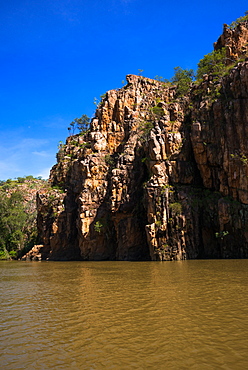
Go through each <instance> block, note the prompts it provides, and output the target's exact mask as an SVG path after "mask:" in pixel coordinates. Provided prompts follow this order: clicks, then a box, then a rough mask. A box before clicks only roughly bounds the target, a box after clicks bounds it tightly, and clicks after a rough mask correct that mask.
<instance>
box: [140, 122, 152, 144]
mask: <svg viewBox="0 0 248 370" xmlns="http://www.w3.org/2000/svg"><path fill="white" fill-rule="evenodd" d="M152 129H153V123H152V122H150V121H142V122H141V123H140V125H139V131H140V138H141V141H147V140H148V139H149V136H150V132H151V130H152Z"/></svg>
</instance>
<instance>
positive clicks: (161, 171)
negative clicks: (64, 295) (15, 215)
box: [37, 26, 248, 260]
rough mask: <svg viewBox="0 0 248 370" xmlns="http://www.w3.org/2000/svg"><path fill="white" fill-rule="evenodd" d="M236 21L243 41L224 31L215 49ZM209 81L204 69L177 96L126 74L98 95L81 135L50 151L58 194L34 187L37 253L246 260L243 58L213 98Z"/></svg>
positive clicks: (246, 79) (247, 87)
mask: <svg viewBox="0 0 248 370" xmlns="http://www.w3.org/2000/svg"><path fill="white" fill-rule="evenodd" d="M242 27H244V29H243V28H242ZM242 27H239V28H240V30H241V31H242V35H243V36H242V42H241V41H240V39H239V38H238V36H237V35H236V34H235V33H233V32H234V31H232V30H227V29H226V28H225V29H224V33H223V35H222V37H221V38H220V39H219V40H218V42H217V43H216V45H215V47H216V48H218V47H222V46H223V45H225V46H226V45H227V44H228V43H229V44H228V45H230V55H234V54H235V55H238V54H239V52H238V50H240V47H241V48H243V47H245V46H244V44H245V42H243V38H244V37H246V43H247V42H248V35H247V28H246V27H245V26H242ZM229 31H230V32H231V33H230V32H229ZM241 31H240V33H241ZM228 32H229V33H230V35H229V33H228ZM240 33H239V34H240ZM235 37H236V38H237V39H238V41H237V42H239V44H238V46H237V47H236V48H235V46H234V44H233V40H236V38H235ZM227 40H228V41H227ZM235 42H236V41H235ZM235 45H236V44H235ZM242 50H243V49H242ZM213 84H216V82H213V81H212V79H211V76H209V77H208V76H206V77H205V79H204V81H203V82H202V83H201V84H200V85H197V86H196V85H194V86H192V88H191V89H190V92H189V94H188V95H187V96H185V97H183V98H176V90H175V87H174V86H171V85H169V84H166V83H164V82H159V81H156V80H152V79H148V78H145V77H141V76H134V75H128V76H127V85H126V86H124V87H123V88H121V89H119V90H110V91H108V92H107V93H106V95H105V97H104V98H103V99H102V101H101V103H100V104H99V106H98V108H97V110H96V114H95V117H94V118H93V119H92V122H91V128H90V130H89V132H87V133H85V134H84V135H74V136H71V137H69V138H68V139H67V142H66V144H65V145H64V146H62V147H61V149H60V151H59V153H58V155H57V158H58V163H57V164H56V165H55V166H54V167H53V168H52V170H51V175H50V181H51V183H52V185H56V186H58V187H60V188H62V189H63V190H64V191H63V192H60V191H59V190H54V191H53V192H52V193H48V192H47V191H43V192H40V193H39V194H38V198H37V204H38V229H39V235H40V239H41V244H42V245H43V247H42V248H41V249H40V253H41V257H42V258H43V259H51V260H69V259H82V260H180V259H193V258H247V257H248V145H247V142H248V62H246V61H243V62H240V63H238V64H237V65H236V66H235V67H233V68H232V69H230V71H229V74H228V75H226V76H225V77H223V78H222V79H221V82H220V81H219V82H218V83H217V84H219V85H218V87H219V89H218V91H219V93H218V95H216V96H215V95H214V94H213V91H214V89H213ZM220 84H221V85H220Z"/></svg>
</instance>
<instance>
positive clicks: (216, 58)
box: [196, 48, 227, 80]
mask: <svg viewBox="0 0 248 370" xmlns="http://www.w3.org/2000/svg"><path fill="white" fill-rule="evenodd" d="M225 60H226V49H225V48H222V49H220V50H214V51H212V52H211V53H209V54H206V55H205V56H204V58H202V59H201V60H200V61H199V63H198V69H197V73H196V78H197V79H198V80H199V79H201V78H202V77H203V75H204V74H208V75H209V74H212V75H214V76H222V75H223V74H224V73H225V71H226V68H227V67H226V64H225Z"/></svg>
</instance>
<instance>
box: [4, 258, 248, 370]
mask: <svg viewBox="0 0 248 370" xmlns="http://www.w3.org/2000/svg"><path fill="white" fill-rule="evenodd" d="M247 269H248V260H207V261H206V260H205V261H199V260H198V261H181V262H41V263H40V262H1V263H0V276H1V283H0V288H1V292H0V293H1V307H0V308H1V314H0V333H1V334H0V335H1V345H0V368H1V369H4V370H5V369H6V370H15V369H34V370H36V369H42V370H43V369H63V370H65V369H72V370H73V369H80V370H81V369H83V370H84V369H87V370H88V369H128V370H129V369H145V370H146V369H177V370H178V369H197V370H204V369H230V370H236V369H237V370H238V369H247V368H248V348H247V347H248V295H247V286H248V275H247Z"/></svg>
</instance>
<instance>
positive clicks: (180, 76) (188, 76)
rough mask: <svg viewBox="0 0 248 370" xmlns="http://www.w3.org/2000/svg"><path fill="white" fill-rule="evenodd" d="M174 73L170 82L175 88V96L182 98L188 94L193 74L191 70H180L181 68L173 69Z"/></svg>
mask: <svg viewBox="0 0 248 370" xmlns="http://www.w3.org/2000/svg"><path fill="white" fill-rule="evenodd" d="M174 71H175V74H174V76H173V77H172V78H171V82H172V83H173V84H175V85H176V86H177V95H178V96H182V95H184V94H186V93H187V92H188V90H189V88H190V85H191V83H192V81H193V79H194V76H195V74H194V71H193V69H182V68H181V67H175V68H174Z"/></svg>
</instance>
